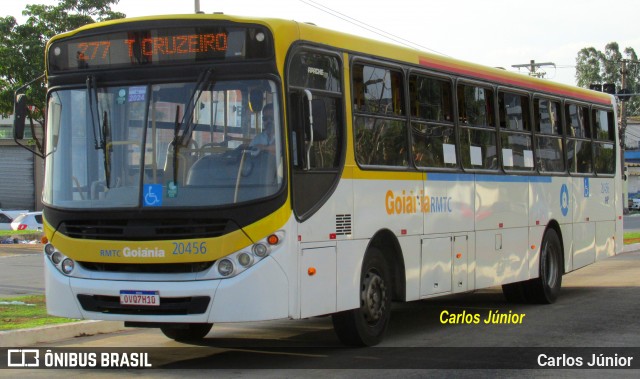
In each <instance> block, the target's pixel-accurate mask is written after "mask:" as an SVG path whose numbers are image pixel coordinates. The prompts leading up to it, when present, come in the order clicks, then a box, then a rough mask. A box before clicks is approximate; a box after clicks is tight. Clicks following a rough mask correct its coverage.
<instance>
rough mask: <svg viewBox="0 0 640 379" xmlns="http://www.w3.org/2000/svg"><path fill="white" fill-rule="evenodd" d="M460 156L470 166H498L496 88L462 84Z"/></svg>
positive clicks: (464, 165) (492, 167)
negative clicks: (495, 114)
mask: <svg viewBox="0 0 640 379" xmlns="http://www.w3.org/2000/svg"><path fill="white" fill-rule="evenodd" d="M457 93H458V119H459V122H460V156H461V160H462V166H463V167H464V168H466V169H485V170H497V169H498V155H497V153H498V151H497V145H496V140H497V139H496V130H495V123H494V114H493V110H494V107H493V90H491V89H488V88H484V87H477V86H472V85H466V84H460V85H458V89H457Z"/></svg>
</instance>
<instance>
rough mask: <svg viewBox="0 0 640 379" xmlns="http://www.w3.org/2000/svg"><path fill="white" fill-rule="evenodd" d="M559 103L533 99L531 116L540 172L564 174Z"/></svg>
mask: <svg viewBox="0 0 640 379" xmlns="http://www.w3.org/2000/svg"><path fill="white" fill-rule="evenodd" d="M560 109H561V107H560V103H559V102H557V101H553V100H549V99H534V101H533V115H534V122H535V130H536V133H537V135H536V158H537V166H538V170H540V172H565V170H566V168H565V163H564V148H563V144H562V127H561V125H562V124H561V123H560Z"/></svg>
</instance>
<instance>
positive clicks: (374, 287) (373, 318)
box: [361, 272, 387, 324]
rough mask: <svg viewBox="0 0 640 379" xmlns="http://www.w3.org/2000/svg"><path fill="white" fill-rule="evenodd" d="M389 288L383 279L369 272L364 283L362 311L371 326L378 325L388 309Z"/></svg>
mask: <svg viewBox="0 0 640 379" xmlns="http://www.w3.org/2000/svg"><path fill="white" fill-rule="evenodd" d="M386 298H387V287H386V285H385V283H384V280H382V278H381V277H380V276H379V275H378V274H376V273H374V272H368V273H367V275H366V277H365V279H364V282H363V283H362V293H361V299H362V311H363V314H364V318H365V320H366V321H367V323H369V324H375V323H377V322H378V321H379V320H380V318H381V317H382V315H383V314H384V311H385V308H386Z"/></svg>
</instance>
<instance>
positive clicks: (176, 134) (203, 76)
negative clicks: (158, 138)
mask: <svg viewBox="0 0 640 379" xmlns="http://www.w3.org/2000/svg"><path fill="white" fill-rule="evenodd" d="M212 74H213V69H212V68H208V69H206V70H204V71H203V72H201V73H200V75H198V80H197V81H196V85H195V87H194V88H193V91H192V92H191V96H189V101H188V103H187V106H186V107H185V109H184V114H183V115H182V121H180V106H179V105H178V106H176V118H175V122H174V125H173V141H172V142H171V145H173V159H172V163H173V184H174V185H177V184H178V182H177V181H176V178H177V177H178V150H179V148H180V147H181V146H186V143H185V138H189V139H190V138H191V137H187V136H190V135H191V132H192V131H193V127H192V125H193V122H192V120H193V111H194V109H195V104H196V103H197V102H198V100H199V99H200V95H202V92H203V91H204V88H205V87H206V86H207V85H208V84H207V83H208V82H209V79H210V78H211V75H212ZM181 131H182V132H181ZM186 142H187V143H188V142H189V140H188V139H187V141H186Z"/></svg>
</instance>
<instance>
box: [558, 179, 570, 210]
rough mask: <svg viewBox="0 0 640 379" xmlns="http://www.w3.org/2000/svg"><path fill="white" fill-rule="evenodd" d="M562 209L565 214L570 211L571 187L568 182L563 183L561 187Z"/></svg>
mask: <svg viewBox="0 0 640 379" xmlns="http://www.w3.org/2000/svg"><path fill="white" fill-rule="evenodd" d="M560 210H561V211H562V215H563V216H566V215H567V214H568V213H569V189H567V185H566V184H563V185H562V188H561V189H560Z"/></svg>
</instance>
